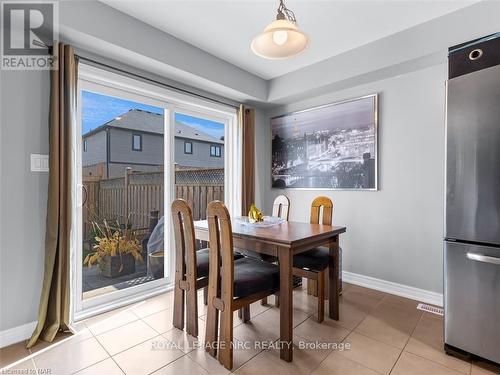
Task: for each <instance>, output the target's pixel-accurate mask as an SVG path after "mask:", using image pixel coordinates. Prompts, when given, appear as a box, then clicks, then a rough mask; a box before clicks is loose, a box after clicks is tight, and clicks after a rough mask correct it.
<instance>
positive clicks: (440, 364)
mask: <svg viewBox="0 0 500 375" xmlns="http://www.w3.org/2000/svg"><path fill="white" fill-rule="evenodd" d="M424 315H425V312H423V313H422V315H421V317H420V319H419V320H418V323H417V325H416V326H415V328H414V329H413V331H412V333H411V334H410V337H409V338H408V340H407V342H406V344H405V347H404V348H403V352H404V351H405V349H406V346H407V345H408V342H409V341H410V339H411V338H412V336H413V334H414V333H415V330H416V329H417V326H418V324H419V323H420V322H421V321H422V320H423V318H424ZM406 353H410V354H412V355H414V356H416V357H419V358H422V359H425V360H426V361H429V362H432V363H435V364H436V365H439V366H441V367H444V368H446V369H449V370H452V371H456V372H459V373H461V374H464V375H470V373H471V372H472V361H470V362H469V361H464V360H462V361H463V362H466V363H469V364H470V369H469V374H465V373H463V372H461V371H458V370H456V369H454V368H451V367H448V366H446V365H445V364H443V363H440V362H437V361H435V360H433V359H430V358H426V357H423V356H421V355H419V354H417V353H413V352H409V351H407V352H406ZM398 360H399V358H398Z"/></svg>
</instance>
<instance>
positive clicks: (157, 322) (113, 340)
mask: <svg viewBox="0 0 500 375" xmlns="http://www.w3.org/2000/svg"><path fill="white" fill-rule="evenodd" d="M293 295H294V361H293V362H292V363H286V362H283V361H282V360H280V359H279V352H278V350H277V349H276V348H275V347H273V343H274V342H275V340H277V338H278V334H279V310H278V309H277V308H276V307H274V304H273V303H274V298H273V297H270V298H269V301H270V302H271V304H270V305H266V306H262V305H260V303H255V304H253V305H252V307H251V317H252V319H251V321H250V322H249V323H247V324H244V323H242V322H241V321H240V320H239V319H238V317H237V314H235V317H234V327H235V328H234V344H235V346H236V349H235V350H234V368H233V372H235V373H237V374H255V373H269V374H273V375H280V374H296V375H302V374H312V375H337V374H342V375H350V374H356V375H357V374H360V375H364V374H366V375H376V374H379V375H380V374H405V375H406V374H408V375H412V374H425V375H427V374H437V375H439V374H450V375H453V374H455V375H460V374H470V375H491V374H500V368H498V367H495V366H492V365H491V364H486V363H484V362H473V363H470V362H467V361H462V360H460V359H457V358H455V357H451V356H448V355H446V354H445V353H444V351H443V318H442V317H440V316H437V315H433V314H429V313H423V312H421V311H419V310H416V306H417V302H416V301H413V300H409V299H405V298H401V297H397V296H392V295H388V294H385V293H382V292H378V291H374V290H370V289H366V288H362V287H358V286H355V285H349V284H345V288H344V294H343V295H342V297H341V305H340V314H341V317H340V320H339V321H334V320H331V319H329V318H328V314H325V321H324V322H323V323H322V324H318V323H317V322H316V298H315V297H312V296H309V295H308V294H307V292H306V290H305V288H304V287H302V288H299V289H296V290H294V293H293ZM198 301H199V312H198V315H199V319H198V324H199V332H200V335H199V339H196V338H194V337H192V336H190V335H187V334H186V333H185V332H184V331H180V330H178V329H176V328H173V326H172V307H173V298H172V293H167V294H163V295H160V296H157V297H154V298H151V299H150V300H148V301H145V302H142V303H138V304H134V305H133V306H129V307H126V308H121V309H118V310H114V311H112V312H108V313H106V314H102V315H100V316H97V317H93V318H90V319H87V320H86V321H84V322H80V323H78V324H76V325H75V327H74V328H75V329H76V330H77V332H78V334H76V335H71V334H63V335H59V336H58V337H57V340H56V342H55V343H53V344H49V343H44V342H42V343H39V344H37V345H36V346H35V347H34V348H32V349H31V350H26V349H25V347H24V346H25V343H24V342H22V343H18V344H14V345H11V346H8V347H5V348H2V349H0V368H3V370H2V371H3V372H1V371H0V373H34V371H36V370H38V371H39V373H42V371H44V373H48V372H47V371H49V370H50V374H51V375H66V374H79V375H82V374H85V375H94V374H95V375H101V374H106V375H108V374H109V375H115V374H126V375H141V374H155V375H170V374H173V375H181V374H194V375H197V374H200V375H225V374H228V373H229V371H227V370H226V369H225V368H223V367H222V366H221V365H220V364H219V362H218V361H217V360H215V359H214V358H212V357H211V356H210V355H208V354H207V352H205V350H203V348H200V345H201V344H202V343H203V341H202V339H203V337H204V333H205V311H206V309H205V307H204V306H203V302H202V301H203V298H202V295H201V294H200V298H199V299H198ZM327 305H328V304H327ZM262 341H265V343H267V344H268V346H269V347H264V345H263V343H262ZM6 366H7V367H6ZM9 366H10V367H9ZM7 370H9V371H10V372H6V371H7ZM21 370H25V372H22V371H21Z"/></svg>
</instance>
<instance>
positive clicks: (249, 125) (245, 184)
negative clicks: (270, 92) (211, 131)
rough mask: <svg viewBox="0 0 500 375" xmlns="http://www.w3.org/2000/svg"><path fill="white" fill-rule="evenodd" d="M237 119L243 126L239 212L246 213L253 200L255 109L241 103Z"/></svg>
mask: <svg viewBox="0 0 500 375" xmlns="http://www.w3.org/2000/svg"><path fill="white" fill-rule="evenodd" d="M238 119H239V121H240V123H241V124H242V128H243V140H242V141H243V142H242V144H243V150H242V157H243V166H242V181H241V182H242V184H241V188H242V191H241V214H242V215H246V214H247V212H248V210H249V209H250V205H251V204H252V203H254V202H255V124H254V122H255V111H254V110H253V109H249V108H245V107H244V106H243V105H241V106H240V108H239V112H238Z"/></svg>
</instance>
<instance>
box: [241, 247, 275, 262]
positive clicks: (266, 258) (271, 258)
mask: <svg viewBox="0 0 500 375" xmlns="http://www.w3.org/2000/svg"><path fill="white" fill-rule="evenodd" d="M234 250H235V251H237V252H238V253H241V254H243V255H244V256H246V257H249V258H253V259H258V260H263V261H264V262H269V263H273V262H277V261H278V258H277V257H274V256H272V255H267V254H262V253H258V252H256V251H253V250H247V249H234Z"/></svg>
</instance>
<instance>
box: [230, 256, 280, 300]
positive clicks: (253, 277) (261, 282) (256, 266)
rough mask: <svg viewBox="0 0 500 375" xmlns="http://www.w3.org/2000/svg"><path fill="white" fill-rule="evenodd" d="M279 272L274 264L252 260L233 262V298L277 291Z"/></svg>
mask: <svg viewBox="0 0 500 375" xmlns="http://www.w3.org/2000/svg"><path fill="white" fill-rule="evenodd" d="M279 282H280V272H279V267H278V266H276V265H275V264H271V263H267V262H262V261H260V260H256V259H252V258H241V259H238V260H235V262H234V297H236V298H243V297H247V296H249V295H251V294H254V293H258V292H263V291H269V292H270V294H271V293H273V292H276V291H278V290H279Z"/></svg>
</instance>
